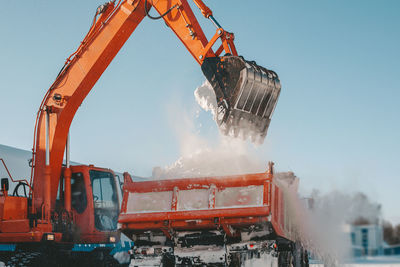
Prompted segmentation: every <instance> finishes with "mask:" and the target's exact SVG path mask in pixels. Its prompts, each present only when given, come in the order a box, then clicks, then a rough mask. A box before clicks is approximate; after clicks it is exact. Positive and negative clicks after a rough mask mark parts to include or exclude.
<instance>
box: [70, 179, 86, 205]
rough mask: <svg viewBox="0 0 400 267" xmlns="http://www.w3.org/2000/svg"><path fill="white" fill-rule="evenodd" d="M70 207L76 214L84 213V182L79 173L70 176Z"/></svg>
mask: <svg viewBox="0 0 400 267" xmlns="http://www.w3.org/2000/svg"><path fill="white" fill-rule="evenodd" d="M71 206H72V207H73V208H74V209H75V210H76V211H77V212H78V213H82V212H84V211H85V209H86V206H87V197H86V189H85V181H84V180H83V174H82V173H81V172H77V173H72V175H71Z"/></svg>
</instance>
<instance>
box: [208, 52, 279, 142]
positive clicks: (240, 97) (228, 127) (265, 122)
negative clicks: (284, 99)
mask: <svg viewBox="0 0 400 267" xmlns="http://www.w3.org/2000/svg"><path fill="white" fill-rule="evenodd" d="M201 69H202V71H203V73H204V75H205V76H206V78H207V80H208V81H209V82H210V84H211V86H212V87H213V89H214V92H215V96H216V98H217V104H218V109H217V114H216V121H217V124H218V125H219V127H220V129H221V131H222V133H223V134H225V135H233V136H235V137H238V136H239V137H241V138H243V139H247V138H248V137H249V138H251V140H252V142H255V143H260V144H261V143H263V141H264V139H265V136H266V135H267V130H268V126H269V123H270V121H271V116H272V113H273V111H274V109H275V106H276V103H277V101H278V97H279V93H280V91H281V84H280V81H279V78H278V75H277V74H276V73H275V72H273V71H271V70H267V69H266V68H264V67H261V66H258V65H257V64H256V63H255V62H254V61H247V60H244V59H243V58H242V57H238V56H223V57H210V58H206V59H205V60H204V62H203V64H202V66H201Z"/></svg>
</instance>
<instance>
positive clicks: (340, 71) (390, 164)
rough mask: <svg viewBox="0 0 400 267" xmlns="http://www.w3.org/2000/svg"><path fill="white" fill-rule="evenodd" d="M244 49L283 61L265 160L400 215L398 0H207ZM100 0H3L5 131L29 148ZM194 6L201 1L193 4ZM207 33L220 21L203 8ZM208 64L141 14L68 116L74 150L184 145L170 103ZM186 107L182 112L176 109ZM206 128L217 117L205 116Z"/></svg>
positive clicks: (84, 154)
mask: <svg viewBox="0 0 400 267" xmlns="http://www.w3.org/2000/svg"><path fill="white" fill-rule="evenodd" d="M206 3H207V4H208V5H209V7H210V8H212V10H213V11H214V15H215V17H216V18H217V20H218V21H219V22H220V24H221V25H222V26H223V27H224V28H225V29H226V30H228V31H232V32H234V33H235V36H236V40H235V43H236V47H237V49H238V52H239V54H242V55H243V56H244V57H245V58H247V59H249V60H251V59H254V60H256V61H257V62H258V63H259V64H260V65H263V66H265V67H267V68H271V69H273V70H275V71H276V72H277V73H278V75H279V76H280V78H281V81H282V86H283V89H282V93H281V97H280V100H279V102H278V106H277V109H276V111H275V114H274V116H273V120H272V123H271V126H270V129H269V133H268V136H267V141H266V142H265V143H264V145H263V146H262V147H260V148H258V152H257V153H258V154H259V156H260V157H262V158H265V161H266V162H267V161H268V160H273V161H275V162H276V166H277V168H278V169H279V170H282V171H284V170H292V171H294V172H295V173H296V174H297V175H298V176H299V177H300V178H301V188H302V191H304V192H309V191H310V190H311V189H312V188H317V189H320V190H322V191H329V190H332V189H337V190H345V191H349V192H350V191H358V190H360V191H363V192H366V193H367V194H368V195H369V196H370V197H371V198H372V199H374V200H377V201H378V202H380V203H382V204H383V207H384V216H385V217H386V218H389V219H391V220H393V221H396V222H400V212H399V209H398V204H397V203H400V196H399V193H398V192H399V189H400V175H399V173H400V167H399V166H400V164H399V159H400V156H399V153H400V152H399V151H400V141H399V138H400V123H399V119H398V117H399V116H400V107H399V104H398V101H399V99H400V67H399V62H400V50H399V47H400V16H399V15H398V13H399V10H400V2H399V1H397V0H386V1H384V2H382V1H378V0H376V1H371V0H352V1H345V0H338V1H320V0H309V1H294V0H291V1H290V0H287V1H278V0H274V1H261V0H258V1H227V0H225V1H222V0H220V1H206ZM99 4H102V2H101V1H97V0H90V1H77V0H71V1H68V2H65V1H64V2H62V1H28V2H21V1H5V2H4V3H2V9H1V10H0V32H1V36H2V37H1V42H0V51H1V60H0V81H1V82H0V90H1V97H0V114H2V115H1V116H0V125H1V131H0V143H1V144H5V145H9V146H15V147H18V148H23V149H31V147H32V139H33V136H32V134H33V126H34V120H35V114H36V111H37V108H38V107H39V104H40V101H41V100H42V97H43V95H44V93H45V91H46V90H47V88H48V87H49V85H50V84H51V83H52V82H53V80H54V78H55V76H56V74H57V73H58V71H59V69H60V67H61V66H62V64H63V62H64V60H65V59H66V58H67V57H68V55H69V54H70V53H71V52H73V51H74V50H75V48H76V47H77V45H78V44H79V42H80V41H81V39H82V38H83V36H84V34H85V33H86V31H87V30H88V27H89V25H90V23H91V20H92V16H93V14H94V11H95V8H96V7H97V6H98V5H99ZM196 14H198V12H197V11H196ZM199 21H200V22H201V24H202V25H203V26H204V30H205V32H206V34H207V36H211V35H212V34H214V32H215V29H214V27H213V25H212V24H211V23H210V22H208V21H207V20H206V19H203V18H202V17H199ZM203 80H204V78H203V76H202V73H201V70H200V68H199V66H198V65H197V63H196V62H195V61H194V60H193V58H192V57H191V55H190V54H189V53H188V52H187V51H186V50H185V48H184V47H183V45H182V44H180V43H179V40H178V39H177V38H176V37H175V36H174V34H173V33H172V32H171V31H170V30H169V29H168V28H167V27H166V26H165V24H164V23H163V22H162V21H152V20H149V19H145V20H144V21H143V22H142V24H141V25H140V26H139V27H138V29H137V30H136V31H135V32H134V34H133V35H132V36H131V38H130V39H129V40H128V42H127V43H126V44H125V46H124V47H123V48H122V50H121V52H120V53H119V54H118V55H117V57H116V58H115V59H114V61H113V62H112V63H111V65H110V67H109V68H108V69H107V70H106V72H105V73H104V75H103V76H102V77H101V78H100V80H99V82H98V83H97V84H96V85H95V87H94V88H93V90H92V92H91V93H90V94H89V96H88V97H87V98H86V100H85V101H84V103H83V104H82V106H81V108H80V109H79V110H78V112H77V115H76V117H75V119H74V121H73V124H72V128H71V141H72V144H71V149H72V152H71V153H72V159H73V160H74V161H79V162H84V163H93V164H96V165H99V166H104V167H110V168H112V169H115V170H120V171H121V170H127V171H130V172H132V173H135V174H137V175H150V173H151V169H152V167H153V166H156V165H161V166H164V165H166V164H170V163H172V162H174V161H175V160H176V159H177V158H178V157H179V155H180V151H179V140H177V137H176V134H175V132H174V130H173V129H172V127H171V125H170V123H169V117H168V116H170V115H167V114H168V111H167V110H168V108H169V106H170V105H171V104H168V103H171V102H172V103H176V106H177V107H179V108H182V109H183V111H191V110H192V109H193V107H195V105H196V104H195V100H194V97H193V90H194V89H195V88H196V87H197V86H199V85H200V84H201V83H202V81H203ZM181 115H182V114H180V113H179V112H178V113H177V114H175V115H174V116H175V119H176V120H180V119H181V118H180V116H181ZM198 123H201V124H202V125H203V126H202V128H201V129H200V132H199V134H200V135H202V136H204V137H205V138H209V139H213V138H215V137H216V136H217V128H216V127H215V125H214V122H213V121H212V120H211V117H210V116H209V115H208V114H201V116H200V117H199V119H198Z"/></svg>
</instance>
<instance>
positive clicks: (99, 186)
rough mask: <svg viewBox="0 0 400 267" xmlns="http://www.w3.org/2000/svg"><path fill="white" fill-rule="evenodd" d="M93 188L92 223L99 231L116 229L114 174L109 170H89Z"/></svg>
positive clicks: (116, 207) (116, 201) (116, 203)
mask: <svg viewBox="0 0 400 267" xmlns="http://www.w3.org/2000/svg"><path fill="white" fill-rule="evenodd" d="M89 174H90V181H91V184H92V190H93V206H94V224H95V227H96V228H97V229H98V230H100V231H112V230H116V229H117V222H118V213H119V205H118V194H117V188H116V185H115V179H114V175H113V174H112V173H111V172H106V171H98V170H90V171H89Z"/></svg>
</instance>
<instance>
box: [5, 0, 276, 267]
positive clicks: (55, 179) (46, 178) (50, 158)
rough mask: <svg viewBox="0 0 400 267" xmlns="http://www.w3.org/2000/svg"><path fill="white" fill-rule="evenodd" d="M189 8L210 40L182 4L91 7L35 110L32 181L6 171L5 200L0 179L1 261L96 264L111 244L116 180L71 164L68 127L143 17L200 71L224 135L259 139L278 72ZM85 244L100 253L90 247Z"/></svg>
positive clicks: (159, 0) (137, 0) (177, 0)
mask: <svg viewBox="0 0 400 267" xmlns="http://www.w3.org/2000/svg"><path fill="white" fill-rule="evenodd" d="M193 2H194V4H195V5H196V6H197V7H198V8H199V9H200V11H201V14H202V15H203V16H204V17H205V18H206V19H208V20H209V21H211V23H212V24H213V25H215V27H216V32H215V34H214V35H213V37H212V38H211V39H210V40H208V39H207V38H206V36H205V33H204V32H203V30H202V28H201V26H200V24H199V22H198V20H197V18H196V16H195V15H194V13H193V10H192V8H191V6H190V4H189V3H188V1H187V0H152V1H151V0H119V1H115V0H113V1H110V2H107V3H105V4H103V5H100V6H99V7H98V8H97V9H96V12H95V16H94V18H93V23H92V25H91V26H90V29H89V31H88V33H87V34H86V36H85V37H84V38H83V40H82V42H81V43H80V45H79V46H78V48H77V49H76V51H75V52H73V53H72V54H71V55H70V56H69V57H68V58H67V60H66V61H65V64H64V65H63V67H62V68H61V70H60V72H59V73H58V75H57V77H56V79H55V81H54V82H53V83H52V84H51V86H50V88H49V89H48V91H47V92H46V94H45V96H44V98H43V100H42V102H41V104H40V107H39V110H38V113H37V118H36V123H35V129H34V141H33V153H32V161H31V170H32V171H31V177H30V181H28V180H18V181H17V180H13V178H12V177H11V174H10V173H8V174H9V178H10V179H11V181H12V182H17V183H18V185H17V187H19V189H21V188H23V189H24V191H25V194H24V195H22V196H21V195H19V194H18V192H19V191H20V190H14V193H13V194H9V193H8V190H9V178H3V179H2V180H1V195H0V247H1V250H3V251H8V252H7V253H0V255H1V257H3V261H6V262H7V263H8V265H10V266H22V265H23V264H28V265H29V263H32V262H33V261H35V260H36V261H39V260H40V259H41V258H43V257H44V256H43V255H47V256H46V257H47V258H46V260H47V262H50V258H49V257H50V256H53V258H54V257H56V256H54V255H58V256H57V257H56V258H60V256H59V255H64V256H65V255H67V256H71V255H72V254H74V253H73V252H76V253H75V254H79V253H80V255H86V256H87V255H88V254H89V252H88V251H90V253H91V254H90V255H91V256H90V257H92V256H93V255H95V256H96V257H97V256H98V258H100V259H103V258H104V257H105V255H106V254H107V253H103V252H102V249H105V248H108V247H109V246H108V245H109V244H115V243H116V242H118V240H119V233H118V232H117V221H118V216H119V212H120V207H119V197H118V194H117V188H118V183H117V182H116V178H115V177H116V176H115V174H114V172H113V171H112V170H110V169H104V168H98V167H95V166H93V165H89V166H86V165H72V164H71V163H70V156H69V129H70V125H71V122H72V120H73V118H74V116H75V113H76V111H77V109H78V108H79V106H80V105H81V103H82V102H83V101H84V99H85V97H86V96H87V95H88V93H89V92H90V91H91V89H92V88H93V86H94V85H95V83H96V82H97V80H98V79H99V78H100V76H101V75H102V73H103V72H104V71H105V70H106V68H107V67H108V65H109V64H110V63H111V61H112V60H113V58H114V57H115V56H116V55H117V53H118V51H119V50H120V49H121V47H122V46H123V45H124V43H125V42H126V41H127V39H128V38H129V37H130V36H131V35H132V33H133V32H134V30H135V29H136V27H137V26H138V25H139V24H140V22H141V21H142V20H143V19H144V18H146V17H147V18H150V19H153V20H157V19H163V20H164V21H165V23H166V25H167V27H168V28H169V29H171V30H172V31H173V32H174V33H175V34H176V36H177V37H178V39H179V40H180V41H181V42H182V43H183V44H184V46H185V47H186V49H187V50H188V51H189V53H190V54H191V55H192V56H193V58H194V60H195V61H196V62H197V63H198V64H199V65H200V67H201V69H202V72H203V74H204V75H205V77H206V78H207V80H208V81H209V83H210V84H211V86H212V88H213V89H214V92H215V97H216V101H217V105H218V109H217V115H216V122H217V124H218V126H219V128H220V129H221V132H223V133H224V134H229V135H234V136H238V135H242V136H250V137H251V139H252V141H258V142H262V140H264V138H265V136H266V133H267V130H268V127H269V123H270V120H271V116H272V113H273V111H274V108H275V106H276V103H277V100H278V96H279V93H280V90H281V85H280V81H279V78H278V76H277V74H276V73H275V72H274V71H271V70H268V69H266V68H264V67H262V66H259V65H257V64H256V62H254V61H248V60H246V59H244V58H243V57H241V56H239V55H238V52H237V50H236V47H235V44H234V39H235V37H234V34H233V33H231V32H228V31H226V30H225V29H224V28H223V27H222V26H221V25H220V24H219V22H218V21H217V20H216V19H215V17H214V15H213V12H212V11H211V10H210V8H208V7H207V6H206V5H205V4H204V3H203V1H202V0H193ZM151 9H153V10H155V11H156V12H157V13H158V15H157V16H155V15H151V14H150V11H151ZM152 12H154V11H152ZM64 155H65V158H64ZM64 159H65V160H64ZM3 163H4V161H3ZM4 166H5V164H4ZM5 167H6V166H5ZM7 171H8V170H7ZM96 244H97V245H96ZM91 245H96V246H95V247H96V249H95V250H94V251H97V252H98V253H94V251H93V250H90V249H88V247H90V246H91ZM79 248H82V249H79ZM10 251H12V252H10ZM78 252H79V253H78ZM86 252H87V253H86ZM21 255H24V256H21ZM4 257H6V258H4ZM7 257H8V258H7ZM86 258H87V257H86ZM101 262H102V263H104V262H106V261H105V260H103V261H101ZM69 264H70V263H69Z"/></svg>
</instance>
